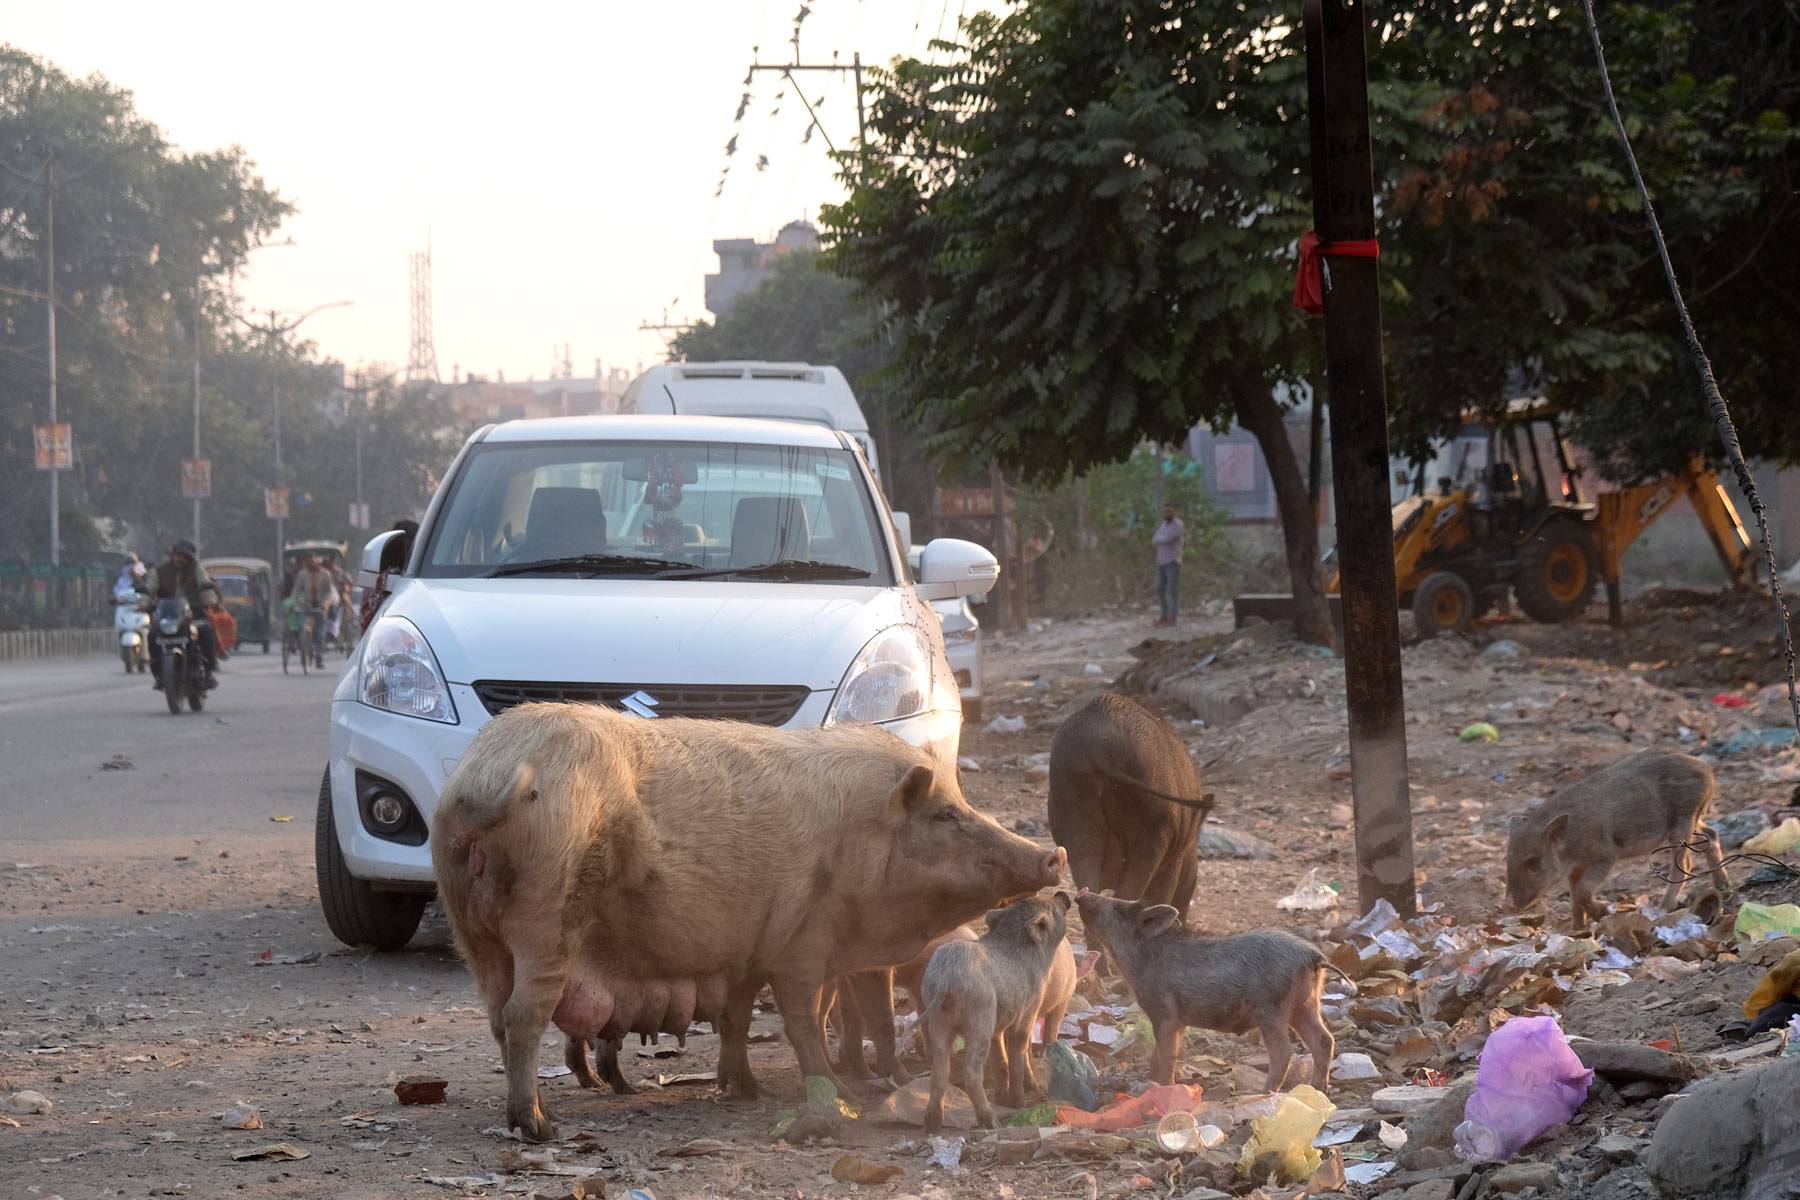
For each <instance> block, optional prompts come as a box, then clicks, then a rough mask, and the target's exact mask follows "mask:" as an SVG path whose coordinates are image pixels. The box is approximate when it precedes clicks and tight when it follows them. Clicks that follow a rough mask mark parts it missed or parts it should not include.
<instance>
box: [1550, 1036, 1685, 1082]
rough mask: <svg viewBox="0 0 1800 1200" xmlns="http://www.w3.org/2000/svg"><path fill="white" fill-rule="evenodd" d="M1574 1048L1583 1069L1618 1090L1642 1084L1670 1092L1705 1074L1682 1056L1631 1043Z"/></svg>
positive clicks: (1603, 1043)
mask: <svg viewBox="0 0 1800 1200" xmlns="http://www.w3.org/2000/svg"><path fill="white" fill-rule="evenodd" d="M1574 1049H1575V1056H1576V1057H1577V1058H1579V1059H1580V1060H1581V1065H1582V1066H1584V1067H1587V1068H1589V1069H1590V1070H1592V1071H1593V1072H1594V1074H1596V1075H1603V1076H1605V1077H1606V1079H1607V1081H1608V1082H1610V1083H1612V1084H1613V1085H1614V1086H1619V1087H1622V1086H1623V1085H1626V1084H1632V1083H1637V1082H1639V1081H1643V1082H1648V1083H1655V1084H1660V1085H1662V1087H1663V1089H1664V1090H1665V1091H1669V1090H1673V1089H1675V1088H1680V1087H1683V1086H1685V1085H1687V1084H1689V1083H1692V1082H1693V1081H1694V1080H1696V1079H1698V1078H1699V1077H1700V1076H1701V1075H1702V1074H1703V1073H1704V1072H1705V1068H1703V1067H1702V1066H1701V1065H1700V1063H1699V1062H1697V1061H1695V1060H1694V1059H1691V1058H1689V1057H1688V1056H1687V1055H1685V1054H1675V1053H1672V1052H1670V1051H1668V1050H1658V1049H1657V1048H1656V1047H1655V1046H1643V1045H1638V1044H1636V1043H1633V1042H1576V1043H1575V1046H1574Z"/></svg>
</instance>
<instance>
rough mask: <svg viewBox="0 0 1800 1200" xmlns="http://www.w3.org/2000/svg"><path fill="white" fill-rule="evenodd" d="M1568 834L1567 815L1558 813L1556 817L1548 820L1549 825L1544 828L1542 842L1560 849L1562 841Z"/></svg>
mask: <svg viewBox="0 0 1800 1200" xmlns="http://www.w3.org/2000/svg"><path fill="white" fill-rule="evenodd" d="M1568 834H1569V814H1568V813H1558V814H1557V815H1556V816H1554V817H1551V818H1550V823H1549V824H1548V825H1546V826H1544V840H1545V841H1546V842H1549V843H1550V844H1551V845H1552V846H1558V847H1560V846H1561V845H1562V844H1563V839H1564V838H1565V837H1567V836H1568Z"/></svg>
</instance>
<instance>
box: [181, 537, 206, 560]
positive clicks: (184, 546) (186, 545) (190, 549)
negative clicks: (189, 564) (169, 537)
mask: <svg viewBox="0 0 1800 1200" xmlns="http://www.w3.org/2000/svg"><path fill="white" fill-rule="evenodd" d="M175 549H177V550H179V551H180V552H181V553H183V554H185V555H187V556H188V557H189V558H193V557H194V556H195V555H197V554H199V553H200V552H199V551H198V550H196V549H195V548H194V543H192V542H190V541H188V540H187V539H186V538H182V539H181V540H180V541H179V542H176V543H175Z"/></svg>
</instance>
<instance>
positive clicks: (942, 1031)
mask: <svg viewBox="0 0 1800 1200" xmlns="http://www.w3.org/2000/svg"><path fill="white" fill-rule="evenodd" d="M934 1015H937V1014H934ZM955 1041H956V1034H955V1032H954V1030H953V1027H952V1025H951V1023H950V1021H949V1020H948V1019H946V1018H945V1017H944V1016H942V1015H937V1019H936V1020H934V1021H932V1023H931V1026H930V1037H929V1040H928V1041H927V1042H926V1045H928V1046H929V1047H930V1049H931V1096H930V1098H929V1099H927V1100H926V1101H925V1132H926V1133H937V1132H939V1131H940V1130H942V1129H943V1128H944V1092H945V1091H946V1090H948V1089H949V1086H950V1050H951V1046H952V1045H953V1044H954V1043H955Z"/></svg>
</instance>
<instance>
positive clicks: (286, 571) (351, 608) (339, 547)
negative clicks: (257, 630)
mask: <svg viewBox="0 0 1800 1200" xmlns="http://www.w3.org/2000/svg"><path fill="white" fill-rule="evenodd" d="M349 554H350V545H349V543H348V542H333V541H329V540H327V539H324V538H317V539H313V540H311V541H304V542H289V543H287V545H285V546H283V547H282V551H281V558H282V579H283V581H284V582H285V581H286V580H287V579H289V578H291V577H292V575H293V573H294V572H295V571H296V570H298V569H299V566H300V564H301V563H302V562H304V561H305V560H306V558H307V556H308V555H312V556H315V557H317V558H318V560H319V562H321V563H322V564H324V565H325V567H327V568H328V569H335V570H337V571H342V572H344V573H345V574H346V576H349V565H348V560H349ZM349 577H351V578H354V576H349ZM358 599H359V596H358V595H357V591H356V589H354V588H352V589H350V590H349V594H347V595H345V596H343V597H341V598H340V602H341V603H342V604H343V606H344V611H343V613H342V614H341V615H340V616H339V618H338V622H337V626H338V631H337V633H336V634H332V635H328V636H327V638H326V641H327V642H328V643H329V644H330V646H331V647H332V648H333V649H335V650H337V651H338V652H339V653H341V654H342V655H343V656H344V657H345V658H348V657H349V656H350V651H351V649H352V648H353V647H354V646H355V644H356V638H357V634H358V632H359V630H358V627H357V623H356V619H355V615H354V614H355V612H356V605H357V602H358ZM282 612H283V622H284V625H285V626H286V628H287V632H288V635H289V636H288V637H287V638H285V639H284V640H283V643H282V648H283V656H282V659H283V664H282V665H283V668H284V669H285V667H286V659H287V654H288V652H290V650H291V651H292V652H293V653H298V652H299V633H300V627H299V616H298V613H297V612H296V611H295V610H294V609H293V608H292V606H291V605H286V604H284V605H283V606H282Z"/></svg>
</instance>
